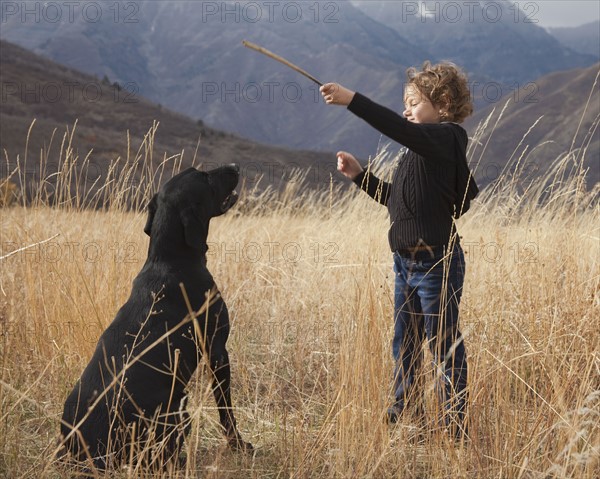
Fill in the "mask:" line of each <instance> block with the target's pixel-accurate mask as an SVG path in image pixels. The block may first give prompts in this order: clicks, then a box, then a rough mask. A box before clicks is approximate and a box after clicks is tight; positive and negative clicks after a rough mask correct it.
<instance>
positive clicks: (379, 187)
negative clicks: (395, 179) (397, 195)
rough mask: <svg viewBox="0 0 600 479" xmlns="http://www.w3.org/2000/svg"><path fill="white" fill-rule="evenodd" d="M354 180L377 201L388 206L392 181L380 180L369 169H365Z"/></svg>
mask: <svg viewBox="0 0 600 479" xmlns="http://www.w3.org/2000/svg"><path fill="white" fill-rule="evenodd" d="M352 181H353V182H354V183H355V184H356V186H358V187H359V188H360V189H361V190H363V191H365V192H366V193H367V194H368V195H369V196H370V197H371V198H373V199H374V200H375V201H377V202H378V203H381V204H382V205H384V206H387V204H388V199H389V197H390V188H391V185H390V183H386V182H385V181H383V180H380V179H379V178H377V177H376V176H375V175H374V174H373V173H371V172H370V171H367V170H363V171H362V173H359V175H358V176H357V177H356V178H354V180H352Z"/></svg>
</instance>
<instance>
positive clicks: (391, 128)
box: [348, 92, 454, 161]
mask: <svg viewBox="0 0 600 479" xmlns="http://www.w3.org/2000/svg"><path fill="white" fill-rule="evenodd" d="M348 110H350V111H351V112H352V113H354V114H355V115H356V116H358V117H359V118H362V119H363V120H365V121H366V122H367V123H368V124H369V125H371V126H372V127H373V128H375V129H377V130H378V131H379V132H381V133H383V134H384V135H385V136H387V137H388V138H390V139H392V140H394V141H397V142H398V143H400V144H402V145H404V146H406V147H408V148H409V149H410V150H412V151H414V152H415V153H417V154H418V155H421V156H422V157H423V158H425V159H427V160H432V161H440V160H441V161H443V160H445V159H447V158H448V157H449V156H450V157H451V156H452V152H453V151H454V149H453V147H454V134H453V132H452V129H451V127H449V124H444V123H435V124H434V123H428V124H424V123H412V122H410V121H408V120H407V119H406V118H404V117H402V116H400V115H398V114H397V113H395V112H394V111H392V110H390V109H389V108H386V107H384V106H381V105H379V104H377V103H375V102H374V101H372V100H370V99H369V98H367V97H366V96H364V95H362V94H360V93H358V92H356V93H355V94H354V97H353V98H352V101H351V102H350V104H349V105H348Z"/></svg>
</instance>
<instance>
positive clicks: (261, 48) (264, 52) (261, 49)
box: [242, 40, 323, 86]
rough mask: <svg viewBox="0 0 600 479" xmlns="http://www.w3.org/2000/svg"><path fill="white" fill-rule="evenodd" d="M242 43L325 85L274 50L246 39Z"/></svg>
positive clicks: (318, 83)
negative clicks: (271, 50)
mask: <svg viewBox="0 0 600 479" xmlns="http://www.w3.org/2000/svg"><path fill="white" fill-rule="evenodd" d="M242 44H243V45H244V46H245V47H248V48H251V49H252V50H256V51H257V52H259V53H262V54H263V55H267V56H268V57H270V58H272V59H273V60H277V61H278V62H280V63H283V64H284V65H285V66H288V67H290V68H291V69H292V70H296V71H297V72H298V73H300V74H302V75H304V76H305V77H306V78H308V79H310V80H312V81H314V82H315V83H316V84H317V85H319V86H322V85H323V83H321V82H320V81H319V80H317V79H316V78H315V77H314V76H312V75H311V74H310V73H307V72H305V71H304V70H303V69H302V68H300V67H298V66H296V65H294V64H293V63H291V62H288V61H287V60H286V59H285V58H282V57H280V56H279V55H275V54H274V53H273V52H270V51H269V50H267V49H266V48H263V47H259V46H258V45H255V44H254V43H250V42H248V41H246V40H242Z"/></svg>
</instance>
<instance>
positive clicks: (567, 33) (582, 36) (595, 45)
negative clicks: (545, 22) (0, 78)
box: [548, 20, 600, 60]
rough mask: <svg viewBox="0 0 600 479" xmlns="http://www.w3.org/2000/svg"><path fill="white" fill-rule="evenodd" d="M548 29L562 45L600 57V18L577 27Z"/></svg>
mask: <svg viewBox="0 0 600 479" xmlns="http://www.w3.org/2000/svg"><path fill="white" fill-rule="evenodd" d="M548 31H549V32H550V34H551V35H552V36H554V37H555V38H556V39H557V40H558V41H559V42H560V43H562V44H563V45H564V46H566V47H568V48H570V49H571V50H573V51H575V52H579V53H587V54H588V55H593V56H594V57H596V59H597V60H598V59H600V20H596V21H595V22H590V23H586V24H584V25H580V26H578V27H554V28H549V29H548Z"/></svg>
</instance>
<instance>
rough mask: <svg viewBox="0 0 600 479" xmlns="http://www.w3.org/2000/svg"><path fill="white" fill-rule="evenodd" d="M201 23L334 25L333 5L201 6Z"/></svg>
mask: <svg viewBox="0 0 600 479" xmlns="http://www.w3.org/2000/svg"><path fill="white" fill-rule="evenodd" d="M201 3H202V23H209V22H221V23H242V22H247V23H258V22H261V21H262V22H267V23H274V22H279V21H283V22H286V23H297V22H299V21H300V20H305V21H310V22H314V23H338V22H339V18H338V13H339V10H340V7H339V5H338V4H337V3H336V2H323V1H321V2H318V1H313V2H307V1H301V2H271V1H268V2H201Z"/></svg>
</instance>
